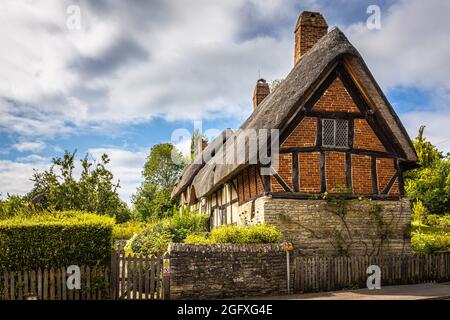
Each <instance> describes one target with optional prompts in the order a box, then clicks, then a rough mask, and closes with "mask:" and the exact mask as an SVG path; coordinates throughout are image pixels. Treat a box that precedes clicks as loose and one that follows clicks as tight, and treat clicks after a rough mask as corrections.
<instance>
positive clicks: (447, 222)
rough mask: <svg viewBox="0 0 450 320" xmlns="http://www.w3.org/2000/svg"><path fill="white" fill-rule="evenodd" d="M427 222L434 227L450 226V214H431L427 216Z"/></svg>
mask: <svg viewBox="0 0 450 320" xmlns="http://www.w3.org/2000/svg"><path fill="white" fill-rule="evenodd" d="M425 223H426V224H427V225H429V226H432V227H444V228H450V215H445V216H440V215H437V214H430V215H428V216H427V217H426V219H425Z"/></svg>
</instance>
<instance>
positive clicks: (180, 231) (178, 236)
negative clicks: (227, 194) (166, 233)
mask: <svg viewBox="0 0 450 320" xmlns="http://www.w3.org/2000/svg"><path fill="white" fill-rule="evenodd" d="M169 221H170V222H169V230H170V233H171V234H172V240H173V242H177V243H180V242H183V240H184V239H185V238H186V237H187V236H188V235H189V234H201V233H205V232H207V231H208V229H209V216H208V215H207V214H200V213H190V212H186V213H183V214H175V215H174V216H173V217H172V218H171V219H170V220H169Z"/></svg>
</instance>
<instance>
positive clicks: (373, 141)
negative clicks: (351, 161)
mask: <svg viewBox="0 0 450 320" xmlns="http://www.w3.org/2000/svg"><path fill="white" fill-rule="evenodd" d="M353 147H354V148H356V149H365V150H374V151H381V152H385V151H386V148H385V147H384V146H383V144H382V143H381V141H380V140H379V139H378V137H377V136H376V135H375V132H373V130H372V128H371V127H370V125H369V124H368V123H367V121H366V120H365V119H355V138H354V141H353Z"/></svg>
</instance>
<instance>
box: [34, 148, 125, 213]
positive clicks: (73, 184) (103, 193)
mask: <svg viewBox="0 0 450 320" xmlns="http://www.w3.org/2000/svg"><path fill="white" fill-rule="evenodd" d="M75 156H76V151H75V152H73V153H70V152H68V151H65V153H64V156H63V157H57V158H54V159H53V160H52V162H53V165H52V166H51V167H50V169H49V170H46V171H44V172H38V171H35V172H34V174H33V178H32V179H31V180H32V181H33V182H34V186H33V189H32V191H31V192H30V193H29V194H28V195H27V198H28V199H29V200H32V199H36V198H39V197H41V198H45V201H41V202H40V203H39V205H40V206H41V207H42V208H44V209H51V210H60V211H65V210H79V211H86V212H92V213H97V214H101V215H109V216H113V217H115V218H116V220H117V221H118V222H124V221H126V220H129V218H130V212H129V209H128V207H127V205H126V204H125V203H124V202H123V201H122V200H121V199H120V197H119V195H118V193H117V190H118V188H120V182H119V181H117V183H114V182H113V179H114V176H113V174H112V173H111V171H109V170H108V169H107V168H106V166H107V165H108V164H109V162H110V159H109V157H108V155H106V154H103V155H102V156H101V157H100V159H99V160H98V161H96V162H91V161H90V160H89V156H88V155H86V156H85V157H84V158H83V159H82V160H81V168H82V171H81V176H80V178H79V179H78V180H77V179H76V178H75V177H74V169H75ZM42 195H44V197H42Z"/></svg>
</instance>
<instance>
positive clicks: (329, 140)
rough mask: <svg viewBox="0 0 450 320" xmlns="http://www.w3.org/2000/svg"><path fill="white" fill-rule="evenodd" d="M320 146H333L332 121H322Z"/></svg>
mask: <svg viewBox="0 0 450 320" xmlns="http://www.w3.org/2000/svg"><path fill="white" fill-rule="evenodd" d="M322 145H323V146H334V120H331V119H323V120H322Z"/></svg>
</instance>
